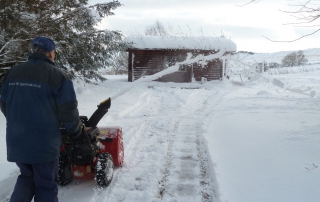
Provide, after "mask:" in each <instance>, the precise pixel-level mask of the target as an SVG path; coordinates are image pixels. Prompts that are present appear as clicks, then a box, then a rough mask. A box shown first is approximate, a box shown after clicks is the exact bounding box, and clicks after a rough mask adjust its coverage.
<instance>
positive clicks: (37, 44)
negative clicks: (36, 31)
mask: <svg viewBox="0 0 320 202" xmlns="http://www.w3.org/2000/svg"><path fill="white" fill-rule="evenodd" d="M31 45H32V49H35V48H37V49H36V51H43V52H50V51H53V50H55V49H56V44H55V43H54V42H53V41H52V40H51V39H49V38H46V37H43V36H38V37H36V38H35V39H33V40H32V43H31Z"/></svg>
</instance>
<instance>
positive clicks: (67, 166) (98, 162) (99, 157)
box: [58, 98, 124, 187]
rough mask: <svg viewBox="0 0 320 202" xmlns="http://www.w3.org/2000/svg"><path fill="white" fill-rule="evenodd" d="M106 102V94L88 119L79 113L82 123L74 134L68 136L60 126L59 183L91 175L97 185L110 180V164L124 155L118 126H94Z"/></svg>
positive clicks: (120, 130) (104, 183)
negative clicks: (104, 98) (77, 135)
mask: <svg viewBox="0 0 320 202" xmlns="http://www.w3.org/2000/svg"><path fill="white" fill-rule="evenodd" d="M110 105H111V99H110V98H108V99H106V100H104V101H103V102H101V103H100V104H99V105H98V109H97V110H96V111H95V112H94V113H93V114H92V116H91V117H90V118H89V119H88V118H87V117H86V116H80V120H81V121H82V123H83V124H84V126H85V127H84V130H83V131H82V133H81V134H80V136H79V137H77V138H72V137H70V134H68V133H67V132H66V131H65V129H63V128H61V133H62V144H61V147H60V156H59V170H58V184H59V185H67V184H69V183H70V182H72V180H73V179H86V180H92V179H95V180H96V181H97V183H98V185H99V186H101V187H107V186H108V185H109V184H110V182H111V180H112V177H113V169H114V166H121V165H122V163H123V159H124V150H123V142H122V128H121V127H119V126H111V127H108V126H105V127H97V125H98V123H99V121H100V120H101V118H102V117H103V116H104V115H105V114H106V113H107V112H108V109H109V108H110Z"/></svg>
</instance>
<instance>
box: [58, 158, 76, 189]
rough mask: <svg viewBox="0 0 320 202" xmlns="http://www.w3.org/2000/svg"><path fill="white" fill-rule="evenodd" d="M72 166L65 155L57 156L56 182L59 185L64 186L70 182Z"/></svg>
mask: <svg viewBox="0 0 320 202" xmlns="http://www.w3.org/2000/svg"><path fill="white" fill-rule="evenodd" d="M72 180H73V175H72V168H71V163H69V162H68V161H67V159H66V157H65V156H63V155H60V156H59V169H58V180H57V182H58V184H59V185H61V186H65V185H67V184H69V183H70V182H72Z"/></svg>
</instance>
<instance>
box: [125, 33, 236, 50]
mask: <svg viewBox="0 0 320 202" xmlns="http://www.w3.org/2000/svg"><path fill="white" fill-rule="evenodd" d="M124 41H125V42H129V43H132V45H131V47H130V48H129V49H131V50H202V51H220V50H222V51H224V52H235V51H237V45H236V44H235V43H234V42H233V41H231V40H229V39H226V38H225V37H189V36H186V37H177V36H144V35H141V36H129V37H126V38H125V39H124Z"/></svg>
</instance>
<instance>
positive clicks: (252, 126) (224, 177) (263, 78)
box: [0, 68, 320, 202]
mask: <svg viewBox="0 0 320 202" xmlns="http://www.w3.org/2000/svg"><path fill="white" fill-rule="evenodd" d="M318 69H319V68H318ZM107 78H108V79H109V80H107V81H106V82H104V83H99V85H88V84H83V83H82V82H80V81H75V87H76V92H77V96H78V100H79V111H80V113H81V114H82V115H88V116H90V115H91V114H92V112H93V111H94V110H95V109H96V105H97V104H98V103H99V102H101V101H102V100H104V99H105V98H107V97H113V96H114V95H119V96H118V97H116V99H114V100H112V106H111V108H110V110H109V112H108V114H106V116H105V117H104V118H103V119H102V120H101V122H100V123H99V125H101V126H102V125H108V126H112V125H116V126H122V128H123V136H124V147H125V151H124V152H125V160H124V165H123V166H122V167H120V168H116V169H115V173H114V179H113V181H112V183H111V185H110V186H109V187H108V188H105V189H99V188H97V187H96V183H95V181H93V180H92V181H74V182H73V183H72V184H70V185H68V186H66V187H59V198H60V202H72V201H76V202H88V201H90V202H107V201H108V202H118V201H125V202H151V201H155V202H156V201H166V202H169V201H170V202H171V201H172V202H174V201H177V202H180V201H181V202H202V201H213V202H257V201H261V202H319V201H320V189H319V188H320V168H319V166H320V135H319V131H320V117H319V112H320V70H317V68H314V70H313V71H309V72H303V71H302V72H297V73H292V74H280V75H269V74H268V73H264V74H262V75H256V76H254V77H252V78H251V79H250V80H249V81H245V82H243V83H241V85H239V84H240V83H239V82H238V81H237V82H235V81H234V80H232V79H231V80H225V81H211V82H207V83H204V84H201V83H185V84H176V83H159V82H153V81H145V82H141V83H139V84H137V85H135V86H133V87H132V88H131V89H130V88H129V87H130V86H132V85H133V84H134V83H130V82H127V77H126V76H107ZM123 89H128V90H127V91H126V92H125V93H123V94H122V93H120V92H122V91H123ZM119 93H120V94H119ZM0 166H1V173H0V201H6V200H7V199H8V197H9V195H10V193H11V192H12V189H13V186H14V184H15V179H16V177H17V175H18V170H17V168H16V166H15V164H13V163H8V162H6V145H5V119H4V117H3V116H2V115H0Z"/></svg>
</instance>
